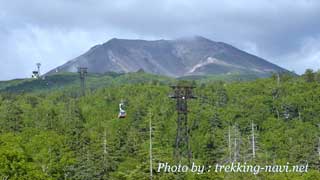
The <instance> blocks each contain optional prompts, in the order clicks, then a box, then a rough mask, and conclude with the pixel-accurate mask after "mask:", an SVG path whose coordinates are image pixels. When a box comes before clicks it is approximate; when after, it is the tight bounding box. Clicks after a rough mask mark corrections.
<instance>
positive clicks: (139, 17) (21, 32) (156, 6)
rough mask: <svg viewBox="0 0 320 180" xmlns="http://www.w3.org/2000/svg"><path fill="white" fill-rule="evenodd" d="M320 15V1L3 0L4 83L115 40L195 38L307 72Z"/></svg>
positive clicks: (0, 29) (0, 34) (0, 7)
mask: <svg viewBox="0 0 320 180" xmlns="http://www.w3.org/2000/svg"><path fill="white" fill-rule="evenodd" d="M319 18H320V1H316V0H299V1H298V0H282V1H278V0H259V1H256V0H251V1H250V0H249V1H248V0H238V1H233V0H225V1H218V0H175V1H172V0H154V1H150V0H118V1H113V0H101V1H96V2H93V1H89V0H48V1H43V0H29V1H27V2H24V3H21V1H18V0H11V1H6V0H0V24H1V26H0V40H1V42H0V49H1V52H0V54H1V58H0V62H1V64H5V65H3V66H4V67H6V68H5V70H4V71H3V72H1V73H0V79H11V78H16V77H26V76H29V75H30V71H32V70H33V68H34V64H35V63H36V62H38V61H41V62H42V64H43V68H44V70H49V69H51V68H54V67H55V66H57V65H60V64H62V63H63V62H65V61H67V60H70V59H72V58H74V57H76V56H78V55H80V54H82V53H84V52H85V51H86V50H87V49H89V48H90V47H91V46H93V45H95V44H99V43H103V42H105V41H107V40H108V39H110V38H113V37H117V38H129V39H137V38H139V39H162V38H166V39H172V38H178V37H182V36H191V35H202V36H205V37H208V38H210V39H212V40H215V41H223V42H226V43H230V44H232V45H234V46H236V47H238V48H240V49H244V50H247V51H248V52H251V53H253V54H256V55H258V56H261V57H263V58H266V59H268V60H269V61H271V62H273V63H276V64H279V65H282V66H283V67H285V68H288V69H292V70H295V71H297V72H299V73H301V72H303V71H304V69H303V68H304V67H309V64H310V65H311V64H312V67H314V68H320V65H319V64H320V63H319V56H318V55H317V54H319V48H318V46H319V45H318V44H319V43H317V41H316V40H310V39H318V37H319V36H320V24H319V23H318V20H319ZM311 49H312V50H311ZM303 64H305V65H304V66H302V65H303Z"/></svg>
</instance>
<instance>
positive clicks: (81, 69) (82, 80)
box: [78, 67, 88, 96]
mask: <svg viewBox="0 0 320 180" xmlns="http://www.w3.org/2000/svg"><path fill="white" fill-rule="evenodd" d="M78 73H79V75H80V83H81V95H82V96H85V93H86V92H85V90H86V87H85V77H86V75H87V73H88V68H87V67H79V68H78Z"/></svg>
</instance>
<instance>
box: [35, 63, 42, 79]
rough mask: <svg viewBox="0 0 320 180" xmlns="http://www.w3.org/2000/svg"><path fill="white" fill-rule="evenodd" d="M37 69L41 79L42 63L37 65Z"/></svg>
mask: <svg viewBox="0 0 320 180" xmlns="http://www.w3.org/2000/svg"><path fill="white" fill-rule="evenodd" d="M36 65H37V69H38V76H39V77H40V76H41V74H40V67H41V63H37V64H36Z"/></svg>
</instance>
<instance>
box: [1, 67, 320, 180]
mask: <svg viewBox="0 0 320 180" xmlns="http://www.w3.org/2000/svg"><path fill="white" fill-rule="evenodd" d="M70 77H71V76H70ZM130 77H131V78H130ZM132 77H133V78H132ZM151 77H152V78H151ZM49 78H50V77H49ZM64 78H65V79H68V78H67V76H66V75H65V76H64ZM121 78H122V79H121ZM133 79H134V80H133ZM40 81H42V80H34V81H31V82H29V81H28V82H23V83H25V84H23V85H22V84H21V82H19V83H17V82H12V83H13V84H12V86H11V87H12V88H11V89H10V86H9V85H8V84H6V85H3V83H2V84H0V85H1V87H2V89H1V94H0V178H7V179H10V180H11V179H17V180H18V179H19V180H20V179H25V180H31V179H32V180H38V179H39V180H40V179H41V180H42V179H43V180H45V179H49V180H55V179H59V180H63V179H72V180H88V179H90V180H95V179H96V180H98V179H99V180H100V179H115V180H119V179H149V121H150V120H151V121H152V128H153V135H152V139H153V162H154V166H153V175H154V179H279V180H280V179H281V180H283V179H288V180H289V179H290V180H292V179H310V180H311V179H312V180H314V179H319V178H320V172H319V168H320V114H319V112H320V73H314V72H312V71H311V70H308V71H306V73H305V74H304V75H303V76H301V77H293V76H290V75H281V76H280V77H277V76H273V77H271V78H267V79H257V80H254V81H246V82H242V81H233V82H224V81H209V80H206V81H204V80H194V81H192V82H191V83H193V84H194V85H196V89H195V95H196V96H197V97H198V98H197V99H194V100H190V101H189V111H190V112H189V122H188V123H189V128H190V147H191V150H192V161H193V162H196V163H197V164H203V165H214V164H215V163H221V164H223V163H228V162H247V163H248V164H249V163H251V164H260V165H265V164H267V165H268V164H286V163H287V162H289V163H290V164H306V163H308V165H309V171H308V172H307V173H259V174H257V175H254V174H251V173H216V172H214V171H210V172H205V173H203V174H196V173H158V172H157V163H159V162H168V163H173V164H174V158H173V150H174V141H175V136H176V126H177V125H176V119H177V113H176V109H175V108H176V105H175V101H174V100H172V99H170V98H169V97H168V95H169V94H170V93H171V88H170V87H169V84H172V83H176V82H177V81H176V80H173V79H169V78H164V77H156V76H152V75H148V74H145V73H133V74H131V76H118V75H114V76H111V75H110V76H108V78H107V76H104V78H101V77H100V79H99V77H96V78H95V77H91V80H90V81H88V84H87V94H86V96H83V97H81V96H79V95H78V93H77V92H78V89H77V88H78V87H79V85H78V84H77V83H76V82H77V81H76V80H75V79H74V80H73V81H72V82H74V83H73V85H71V86H67V85H65V86H63V87H66V88H63V87H61V86H55V87H56V88H52V89H49V90H41V91H36V90H34V89H33V88H34V86H30V84H28V83H34V84H35V85H38V86H37V87H42V84H41V83H42V82H40ZM94 82H97V83H94ZM109 82H112V84H111V85H110V84H108V83H109ZM66 84H68V83H66ZM92 84H96V85H99V86H95V88H92V89H91V87H92V86H91V85H92ZM45 85H46V84H45ZM46 86H48V85H46ZM13 87H14V88H13ZM26 87H27V88H26ZM29 87H30V88H29ZM58 87H59V88H58ZM67 87H68V88H67ZM23 88H26V89H27V90H26V91H22V92H21V91H19V90H21V89H23ZM28 88H29V89H28ZM121 100H124V102H125V109H126V111H127V118H124V119H118V118H117V115H118V105H119V102H120V101H121ZM253 130H254V133H255V140H254V141H253V140H252V131H253ZM252 142H254V145H252ZM253 147H254V148H255V155H253V154H252V153H253V150H252V148H253Z"/></svg>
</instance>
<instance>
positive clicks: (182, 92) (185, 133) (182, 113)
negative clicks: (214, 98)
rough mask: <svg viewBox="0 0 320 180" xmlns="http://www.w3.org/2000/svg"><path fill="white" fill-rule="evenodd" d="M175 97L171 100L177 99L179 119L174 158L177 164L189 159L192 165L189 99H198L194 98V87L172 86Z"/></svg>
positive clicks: (172, 96)
mask: <svg viewBox="0 0 320 180" xmlns="http://www.w3.org/2000/svg"><path fill="white" fill-rule="evenodd" d="M171 88H172V89H173V95H170V97H171V98H173V99H176V101H177V104H176V110H177V112H178V118H177V134H176V140H175V150H174V157H175V159H176V161H177V162H180V161H181V160H182V158H187V160H188V162H189V163H190V160H191V157H192V153H191V150H190V145H189V128H188V99H194V98H196V97H195V96H193V92H192V90H193V89H194V88H195V87H193V86H179V85H178V86H171Z"/></svg>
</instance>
